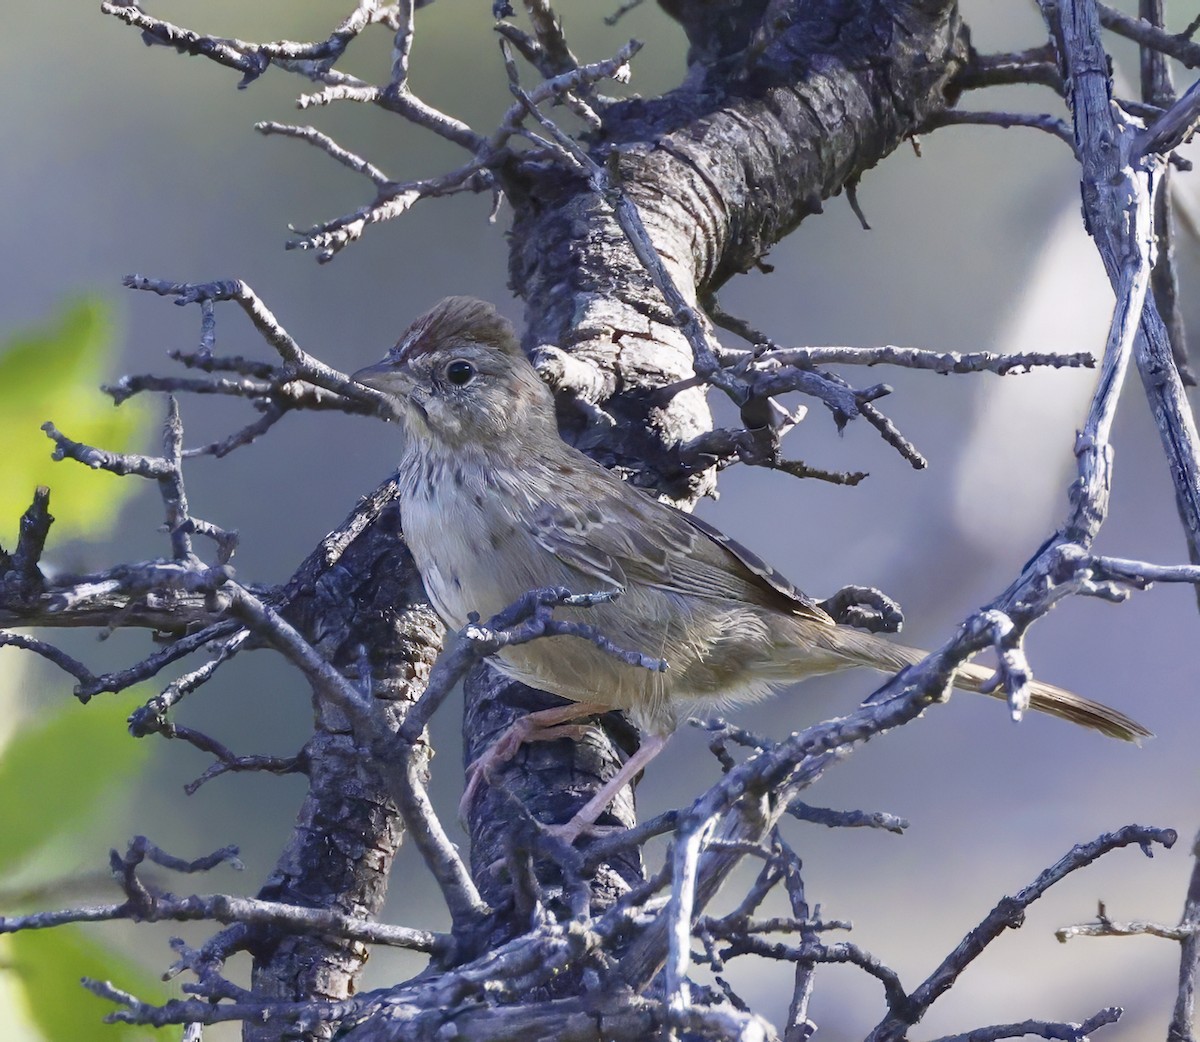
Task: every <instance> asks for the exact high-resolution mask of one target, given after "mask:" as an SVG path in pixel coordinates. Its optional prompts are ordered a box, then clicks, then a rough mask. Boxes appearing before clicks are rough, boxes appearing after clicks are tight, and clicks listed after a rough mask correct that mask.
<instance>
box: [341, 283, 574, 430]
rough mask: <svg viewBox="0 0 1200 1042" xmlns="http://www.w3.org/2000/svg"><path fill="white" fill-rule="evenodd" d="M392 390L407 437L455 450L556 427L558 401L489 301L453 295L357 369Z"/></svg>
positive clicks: (360, 378)
mask: <svg viewBox="0 0 1200 1042" xmlns="http://www.w3.org/2000/svg"><path fill="white" fill-rule="evenodd" d="M353 379H354V380H356V381H357V382H358V383H361V384H365V385H366V386H367V387H373V388H375V389H376V390H378V391H383V392H384V393H385V394H388V395H390V396H392V398H393V399H394V400H395V403H396V406H397V413H398V415H399V417H400V418H401V419H402V420H403V422H404V424H405V427H406V428H407V430H408V433H409V436H410V437H412V438H415V439H419V440H420V441H423V442H432V443H440V444H442V445H443V446H444V447H446V448H454V447H457V446H460V445H464V444H470V443H484V444H494V443H496V442H497V441H508V440H510V439H513V438H516V439H523V438H525V437H527V436H534V437H537V436H541V435H544V434H545V433H547V432H550V433H554V436H555V438H556V439H557V437H558V435H557V428H556V426H555V419H554V399H553V397H552V396H551V394H550V390H549V388H548V387H547V386H546V385H545V383H543V382H542V379H541V377H539V376H538V374H537V371H536V370H535V369H534V368H533V366H532V365H531V364H530V362H529V360H528V359H527V358H526V357H525V355H524V353H523V352H522V351H521V346H520V344H519V343H517V337H516V334H515V333H514V332H513V327H512V325H511V324H510V323H509V322H508V320H507V319H505V318H504V317H502V316H501V315H500V314H499V313H498V312H497V311H496V309H495V308H493V307H492V306H491V305H490V304H488V303H486V302H484V301H482V300H476V299H475V298H473V297H447V298H446V299H445V300H442V301H440V302H439V303H438V304H436V305H435V306H434V307H433V308H431V309H430V310H429V311H427V312H426V313H425V314H424V315H422V316H421V317H420V318H418V319H417V320H416V321H415V322H414V323H413V324H412V325H411V326H409V328H408V330H407V331H406V332H405V334H404V335H403V336H402V337H401V338H400V340H399V341H398V342H397V344H396V346H395V347H393V348H392V349H391V351H389V352H388V354H387V356H386V357H385V358H384V359H382V360H381V361H379V362H377V363H376V364H375V365H370V366H367V367H366V368H365V369H360V370H359V371H358V372H356V373H355V374H354V375H353Z"/></svg>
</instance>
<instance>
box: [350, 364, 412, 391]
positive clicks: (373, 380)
mask: <svg viewBox="0 0 1200 1042" xmlns="http://www.w3.org/2000/svg"><path fill="white" fill-rule="evenodd" d="M350 379H351V380H353V381H354V382H355V383H360V384H363V385H364V386H365V387H373V388H374V389H375V390H377V391H383V392H385V393H387V394H400V393H403V391H404V390H405V389H406V388H404V387H403V386H402V385H404V384H406V383H407V381H406V380H405V379H404V374H403V370H401V369H400V367H399V366H398V365H396V363H395V362H393V361H391V360H390V359H388V358H384V359H381V360H380V361H378V362H376V363H375V364H374V365H368V366H364V367H363V368H362V369H360V370H358V372H356V373H352V374H351V375H350Z"/></svg>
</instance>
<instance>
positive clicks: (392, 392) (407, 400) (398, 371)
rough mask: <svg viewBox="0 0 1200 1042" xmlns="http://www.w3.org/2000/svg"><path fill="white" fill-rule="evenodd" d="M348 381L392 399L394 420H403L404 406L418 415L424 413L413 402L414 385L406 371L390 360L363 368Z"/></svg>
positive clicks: (416, 402)
mask: <svg viewBox="0 0 1200 1042" xmlns="http://www.w3.org/2000/svg"><path fill="white" fill-rule="evenodd" d="M350 379H351V380H353V381H354V382H355V383H360V384H362V385H363V386H364V387H370V388H371V389H372V390H375V391H382V392H383V393H384V394H386V395H388V397H389V398H391V399H393V401H392V403H391V406H392V413H393V416H394V417H395V418H396V419H404V418H405V415H406V412H407V410H406V409H405V406H409V407H411V408H414V409H416V410H417V411H418V412H420V413H424V411H425V410H424V409H422V408H421V404H420V403H419V402H418V401H416V400H415V397H414V395H413V390H414V383H413V380H412V377H411V376H410V375H409V373H408V370H407V369H406V368H405V367H404V366H402V365H397V364H396V362H395V361H393V360H392V359H391V358H384V359H382V360H381V361H378V362H376V363H375V364H374V365H368V366H364V367H363V368H362V369H359V370H358V372H356V373H352V374H351V375H350Z"/></svg>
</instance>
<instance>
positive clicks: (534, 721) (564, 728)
mask: <svg viewBox="0 0 1200 1042" xmlns="http://www.w3.org/2000/svg"><path fill="white" fill-rule="evenodd" d="M611 709H612V706H611V705H606V704H604V703H602V702H572V703H570V704H569V705H565V706H554V707H553V708H551V709H539V710H538V711H537V712H536V713H529V714H528V715H527V716H523V717H521V718H520V719H518V720H515V721H513V724H512V726H511V727H509V729H508V730H507V731H505V732H504V734H502V735H501V736H500V737H499V738H497V739H496V741H494V742H493V743H492V744H491V745H490V746H489V747H488V748H487V750H486V751H485V752H484V753H483V754H482V755H481V756H480V757H479V758H478V759H477V760H476V761H475V762H474V763H472V764H471V766H470V767H468V768H467V787H466V790H465V791H464V792H463V797H462V800H461V801H460V802H459V804H458V816H459V819H460V820H462V821H466V819H467V812H468V811H469V810H470V809H471V804H472V803H474V802H475V794H476V792H478V791H479V786H480V784H481V783H482V782H484V781H485V780H487V779H488V778H490V777H491V776H492V772H493V771H495V770H496V768H497V767H500V766H501V765H503V764H506V763H508V761H509V760H511V759H512V758H513V757H514V756H515V755H516V754H517V750H518V749H520V748H521V746H522V745H524V744H525V743H526V742H549V741H553V740H554V739H555V738H580V737H582V736H583V733H584V731H585V730H586V729H587V728H586V725H583V724H572V723H571V721H572V720H579V719H581V718H582V717H585V716H595V715H596V714H597V713H607V712H609V711H610V710H611ZM597 816H599V812H597Z"/></svg>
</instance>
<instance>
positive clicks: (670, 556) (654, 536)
mask: <svg viewBox="0 0 1200 1042" xmlns="http://www.w3.org/2000/svg"><path fill="white" fill-rule="evenodd" d="M601 472H602V473H603V474H604V475H605V476H606V477H607V478H611V481H606V480H601V481H600V482H596V483H594V484H593V487H592V488H591V489H589V491H591V492H593V496H592V499H591V501H590V502H587V503H566V504H564V503H549V502H544V503H543V504H542V505H541V506H540V507H539V508H538V510H536V511H535V513H534V515H533V518H532V520H531V522H530V534H531V535H532V536H533V537H534V539H536V540H537V542H538V543H539V544H540V545H541V546H542V548H543V549H545V550H548V551H549V552H550V553H552V554H554V555H555V556H556V557H558V558H559V559H560V560H561V561H562V562H563V563H564V564H566V565H567V566H568V567H570V568H572V569H574V570H576V571H579V572H582V573H584V574H586V575H588V576H590V577H594V578H596V579H598V580H600V581H601V582H602V583H604V584H606V585H608V586H616V587H622V588H624V587H626V586H628V585H629V584H631V583H639V584H642V585H645V586H651V587H655V588H658V589H660V590H663V591H665V592H668V593H676V594H680V595H684V596H690V597H704V598H708V599H713V600H730V601H742V602H746V603H750V604H757V605H761V606H763V607H768V608H774V609H775V610H776V611H785V612H788V613H790V614H794V615H800V616H803V617H805V618H809V619H812V620H814V621H817V622H825V623H829V624H832V623H833V619H831V618H830V617H829V615H828V614H827V613H826V612H825V611H824V610H823V609H822V608H821V607H820V605H818V604H817V602H816V601H814V600H813V599H812V598H811V597H809V596H808V595H807V594H805V593H804V592H803V591H802V590H800V589H799V588H798V587H796V586H795V585H793V584H792V583H791V582H789V581H788V580H787V579H785V578H784V577H783V576H782V575H780V574H779V573H778V572H777V571H775V569H774V568H772V567H771V566H770V565H768V564H766V563H765V562H764V561H762V560H761V559H760V558H759V557H757V556H756V555H755V554H753V553H751V552H750V551H749V550H747V549H746V548H745V547H743V546H741V545H740V544H738V543H737V542H735V541H734V540H732V539H730V538H729V537H728V536H725V535H723V534H722V533H721V532H719V531H718V530H717V529H715V528H713V527H712V525H710V524H708V523H707V522H705V521H701V520H699V519H698V518H695V517H692V516H691V515H690V514H685V513H683V512H682V511H680V510H676V509H675V508H674V507H670V506H667V505H666V504H665V503H660V502H659V501H658V500H656V499H652V498H651V497H650V496H648V495H645V494H644V493H642V492H641V491H640V490H636V489H634V488H633V487H632V486H629V485H625V484H624V483H620V479H619V478H616V477H615V476H612V475H610V474H608V472H607V471H603V470H602V468H601ZM631 491H634V492H635V493H636V495H637V497H638V498H636V499H634V498H631V497H630V495H629V493H630V492H631Z"/></svg>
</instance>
